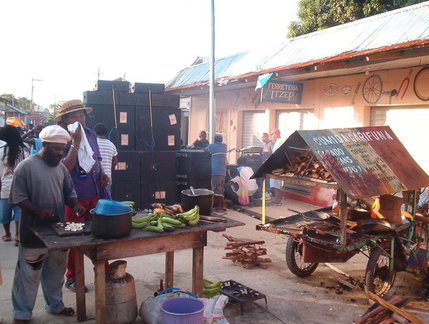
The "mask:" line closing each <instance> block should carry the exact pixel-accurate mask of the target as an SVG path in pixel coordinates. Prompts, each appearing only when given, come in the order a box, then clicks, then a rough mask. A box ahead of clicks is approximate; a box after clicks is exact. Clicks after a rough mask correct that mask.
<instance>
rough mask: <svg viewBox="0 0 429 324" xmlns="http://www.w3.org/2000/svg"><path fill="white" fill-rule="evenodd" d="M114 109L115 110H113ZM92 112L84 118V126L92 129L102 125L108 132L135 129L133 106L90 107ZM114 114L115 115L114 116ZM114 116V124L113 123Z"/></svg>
mask: <svg viewBox="0 0 429 324" xmlns="http://www.w3.org/2000/svg"><path fill="white" fill-rule="evenodd" d="M115 107H116V110H115ZM91 108H92V112H91V113H90V114H88V115H87V116H86V125H87V126H88V127H90V128H93V127H94V126H95V125H96V124H98V123H104V124H106V125H107V127H108V128H109V130H111V129H112V128H115V126H116V125H117V128H125V129H126V128H134V127H135V119H136V116H135V108H134V107H133V106H119V105H116V106H114V105H111V104H105V105H96V104H93V105H91ZM115 112H116V114H115ZM115 116H116V123H115Z"/></svg>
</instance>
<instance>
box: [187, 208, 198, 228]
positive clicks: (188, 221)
mask: <svg viewBox="0 0 429 324" xmlns="http://www.w3.org/2000/svg"><path fill="white" fill-rule="evenodd" d="M199 221H200V211H199V208H198V209H197V211H196V212H195V215H194V218H191V219H186V222H187V223H188V224H189V225H191V226H194V225H197V224H198V222H199Z"/></svg>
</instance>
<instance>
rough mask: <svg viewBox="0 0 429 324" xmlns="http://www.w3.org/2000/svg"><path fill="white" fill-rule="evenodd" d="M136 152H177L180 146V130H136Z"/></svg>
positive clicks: (156, 128)
mask: <svg viewBox="0 0 429 324" xmlns="http://www.w3.org/2000/svg"><path fill="white" fill-rule="evenodd" d="M135 134H136V151H177V150H179V148H180V145H181V139H180V129H165V128H161V127H154V128H137V129H136V133H135Z"/></svg>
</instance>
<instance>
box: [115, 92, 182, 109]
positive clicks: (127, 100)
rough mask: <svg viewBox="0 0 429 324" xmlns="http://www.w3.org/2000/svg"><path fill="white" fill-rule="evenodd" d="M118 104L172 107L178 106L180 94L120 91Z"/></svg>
mask: <svg viewBox="0 0 429 324" xmlns="http://www.w3.org/2000/svg"><path fill="white" fill-rule="evenodd" d="M119 104H121V105H127V106H147V107H150V106H152V107H173V108H178V107H179V106H180V96H179V95H172V94H159V93H152V96H150V97H149V94H148V93H122V92H121V93H120V94H119Z"/></svg>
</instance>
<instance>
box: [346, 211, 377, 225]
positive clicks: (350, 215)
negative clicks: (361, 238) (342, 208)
mask: <svg viewBox="0 0 429 324" xmlns="http://www.w3.org/2000/svg"><path fill="white" fill-rule="evenodd" d="M370 217H371V212H370V211H368V210H366V209H364V208H347V219H349V220H351V221H354V222H355V221H357V220H359V219H367V218H370Z"/></svg>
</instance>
